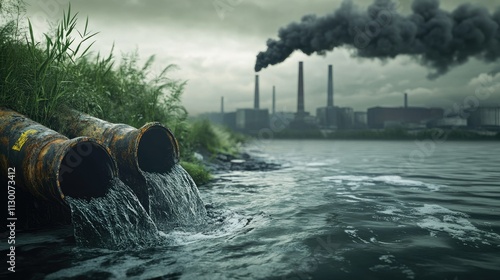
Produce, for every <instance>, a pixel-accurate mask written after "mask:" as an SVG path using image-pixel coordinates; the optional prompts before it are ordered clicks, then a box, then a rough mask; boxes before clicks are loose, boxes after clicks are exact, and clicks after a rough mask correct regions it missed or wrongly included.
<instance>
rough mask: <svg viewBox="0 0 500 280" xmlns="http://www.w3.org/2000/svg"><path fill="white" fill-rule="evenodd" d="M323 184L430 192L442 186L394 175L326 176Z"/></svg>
mask: <svg viewBox="0 0 500 280" xmlns="http://www.w3.org/2000/svg"><path fill="white" fill-rule="evenodd" d="M322 181H323V182H329V181H334V182H335V183H338V184H342V183H344V182H345V184H346V185H347V186H353V187H356V188H357V187H360V186H373V185H376V184H375V183H385V184H389V185H392V186H405V187H415V188H427V189H429V190H431V191H438V190H439V189H441V188H442V187H443V186H442V185H436V184H430V183H425V182H421V181H415V180H409V179H404V178H402V177H401V176H396V175H384V176H375V177H369V176H357V175H336V176H326V177H323V178H322Z"/></svg>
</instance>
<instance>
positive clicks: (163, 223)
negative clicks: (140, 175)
mask: <svg viewBox="0 0 500 280" xmlns="http://www.w3.org/2000/svg"><path fill="white" fill-rule="evenodd" d="M144 176H145V177H146V182H147V185H148V187H149V200H150V202H149V203H150V206H151V211H150V213H151V218H152V219H153V221H154V222H155V223H156V224H157V225H158V227H159V229H160V230H171V229H174V228H179V227H191V228H192V227H198V226H203V225H205V224H206V219H207V211H206V209H205V205H204V203H203V201H202V200H201V198H200V193H199V191H198V188H197V187H196V184H195V183H194V181H193V179H192V178H191V176H189V174H188V173H187V172H186V170H184V168H182V166H180V165H179V164H177V165H175V166H174V167H173V168H172V170H171V171H170V172H168V173H165V174H158V173H144Z"/></svg>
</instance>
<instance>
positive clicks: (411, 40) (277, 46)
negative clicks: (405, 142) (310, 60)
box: [255, 0, 500, 78]
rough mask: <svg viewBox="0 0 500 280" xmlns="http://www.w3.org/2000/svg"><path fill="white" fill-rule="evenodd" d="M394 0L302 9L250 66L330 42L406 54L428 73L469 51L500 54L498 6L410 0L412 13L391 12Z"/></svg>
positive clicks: (490, 57) (320, 49)
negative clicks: (319, 12) (321, 12)
mask: <svg viewBox="0 0 500 280" xmlns="http://www.w3.org/2000/svg"><path fill="white" fill-rule="evenodd" d="M398 5H399V4H398V3H396V2H392V1H390V0H375V2H374V3H373V4H372V5H371V6H369V7H368V9H367V10H366V11H360V10H359V9H357V8H356V7H355V6H354V5H353V4H352V2H351V1H344V2H343V3H342V5H341V7H340V8H339V9H338V10H337V11H335V12H333V13H332V14H328V15H326V16H323V17H317V16H316V15H306V16H304V17H303V18H302V20H301V22H299V23H297V22H294V23H291V24H289V25H288V26H286V27H284V28H281V29H280V30H279V32H278V37H279V39H277V40H274V39H269V40H268V41H267V50H266V51H265V52H260V53H259V54H258V55H257V61H256V64H255V71H257V72H258V71H260V70H261V69H262V68H266V67H267V66H268V65H274V64H277V63H280V62H283V61H284V60H285V59H287V58H288V56H290V55H291V54H292V53H293V52H294V51H295V50H300V51H302V52H303V53H305V54H307V55H311V54H313V53H317V54H320V55H324V54H325V53H326V52H327V51H331V50H333V49H334V48H336V47H341V46H347V47H354V48H356V50H357V51H356V52H355V55H356V56H359V57H366V58H378V59H390V58H394V57H396V56H398V55H410V56H413V57H414V58H416V59H417V60H418V61H419V62H420V63H421V64H422V65H425V66H427V67H430V68H432V69H434V70H435V71H434V73H431V74H429V78H435V77H437V76H439V75H442V74H444V73H446V72H447V71H448V70H449V68H450V67H453V66H456V65H459V64H462V63H464V62H466V61H467V60H468V59H469V58H470V57H476V58H478V59H480V60H483V61H487V62H492V61H495V60H497V59H498V58H499V57H500V8H499V9H497V10H496V12H494V13H493V14H492V13H490V11H488V10H487V9H486V8H483V7H477V6H475V5H472V4H463V5H461V6H459V7H457V8H456V9H455V10H454V11H452V12H447V11H444V10H442V9H440V8H439V1H438V0H415V1H414V2H413V3H412V7H411V8H412V13H411V14H410V15H407V16H403V15H400V14H398V13H397V9H398Z"/></svg>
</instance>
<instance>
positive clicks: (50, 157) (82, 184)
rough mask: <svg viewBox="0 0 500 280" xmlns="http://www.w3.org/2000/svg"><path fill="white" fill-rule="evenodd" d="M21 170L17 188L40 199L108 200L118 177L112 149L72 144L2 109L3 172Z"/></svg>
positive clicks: (88, 141)
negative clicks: (9, 168) (112, 180)
mask: <svg viewBox="0 0 500 280" xmlns="http://www.w3.org/2000/svg"><path fill="white" fill-rule="evenodd" d="M8 167H14V168H15V169H16V184H17V185H18V186H19V187H21V188H23V189H24V190H26V191H27V192H29V193H31V194H32V195H34V196H36V197H38V198H45V199H48V200H54V199H55V200H60V199H62V200H64V198H65V196H71V197H77V198H87V199H88V198H91V197H100V196H104V195H105V194H106V193H107V191H108V189H109V187H110V185H109V181H110V180H111V179H112V178H113V177H115V176H117V173H118V172H117V164H116V162H115V161H114V159H113V158H112V157H111V155H110V152H109V151H108V149H107V148H106V147H105V146H103V145H101V144H99V143H98V142H97V141H96V140H94V139H92V138H89V137H78V138H75V139H71V140H70V139H68V138H66V137H65V136H63V135H61V134H59V133H57V132H55V131H53V130H51V129H49V128H47V127H45V126H42V125H41V124H39V123H36V122H34V121H32V120H30V119H28V118H27V117H25V116H23V115H21V114H19V113H17V112H15V111H12V110H9V109H5V108H0V173H1V174H2V176H6V174H4V173H5V172H7V168H8Z"/></svg>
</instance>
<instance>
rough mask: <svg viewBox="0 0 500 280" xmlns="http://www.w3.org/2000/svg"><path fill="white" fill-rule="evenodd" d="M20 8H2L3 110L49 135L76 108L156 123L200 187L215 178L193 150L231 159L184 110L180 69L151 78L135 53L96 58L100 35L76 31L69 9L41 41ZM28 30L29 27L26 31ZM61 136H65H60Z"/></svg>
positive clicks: (227, 142)
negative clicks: (176, 146)
mask: <svg viewBox="0 0 500 280" xmlns="http://www.w3.org/2000/svg"><path fill="white" fill-rule="evenodd" d="M23 10H24V9H23V3H22V1H21V2H16V1H0V20H2V19H7V20H3V23H1V21H0V24H2V25H1V26H0V106H3V107H7V108H10V109H13V110H15V111H18V112H20V113H22V114H25V115H27V116H28V117H29V118H31V119H33V120H34V121H37V122H39V123H41V124H43V125H45V126H47V127H52V126H53V117H54V116H56V115H57V114H58V113H59V112H60V111H61V109H62V108H65V107H69V108H73V109H76V110H79V111H82V112H85V113H88V114H90V115H94V116H96V117H99V118H101V119H105V120H107V121H110V122H114V123H125V124H129V125H131V126H134V127H140V126H142V125H144V124H145V123H147V122H151V121H158V122H161V123H163V124H165V125H166V126H168V127H169V128H170V129H171V130H172V131H173V133H174V134H175V136H176V138H177V139H178V141H179V144H180V146H181V147H180V148H181V160H182V162H183V164H182V165H183V166H184V167H185V168H186V170H187V171H188V172H190V174H191V175H192V176H193V178H195V180H196V181H197V182H198V183H200V182H206V181H207V180H208V179H209V178H210V176H209V175H208V172H207V171H206V170H205V169H204V168H203V166H202V165H201V164H200V163H199V162H198V161H196V160H195V158H194V156H193V154H194V151H195V150H196V149H206V150H209V151H210V152H214V153H215V152H227V153H234V152H235V151H236V147H237V141H235V139H236V138H235V137H233V136H231V135H230V134H229V132H226V131H225V130H224V129H222V128H219V127H214V126H212V125H210V124H208V123H197V122H195V123H189V122H188V121H187V117H188V113H187V111H186V109H185V108H184V106H183V105H182V103H181V97H182V93H183V92H184V87H185V86H186V81H182V80H176V79H172V78H171V77H170V76H171V72H172V71H175V70H176V69H177V66H176V65H173V64H171V65H167V66H166V67H164V68H163V69H162V71H160V72H159V73H154V71H152V68H153V65H154V62H155V57H154V56H151V57H149V58H148V59H147V61H146V62H145V63H144V64H143V65H140V64H139V61H140V57H139V54H138V52H137V51H136V52H133V53H129V54H125V55H123V57H121V58H120V59H117V58H115V57H114V56H113V50H111V52H110V53H109V54H108V55H104V56H103V55H101V54H100V53H97V54H95V53H93V52H92V45H93V43H94V42H93V41H92V40H94V38H95V35H96V34H97V33H96V32H92V31H90V27H89V26H90V24H89V20H88V19H86V20H85V23H84V24H83V28H82V30H79V29H78V28H77V27H78V26H79V25H78V14H77V13H73V12H72V10H71V6H68V9H67V11H65V12H64V14H63V15H62V19H61V20H60V21H59V22H58V23H57V24H56V25H55V28H54V30H53V31H52V32H50V33H44V34H43V36H42V37H43V41H37V40H36V39H35V38H38V36H37V35H38V34H37V33H36V30H34V27H33V26H32V25H31V23H30V22H29V20H25V19H24V18H23V16H24V14H23ZM23 23H25V27H22V26H23ZM62 132H64V131H62Z"/></svg>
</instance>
